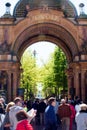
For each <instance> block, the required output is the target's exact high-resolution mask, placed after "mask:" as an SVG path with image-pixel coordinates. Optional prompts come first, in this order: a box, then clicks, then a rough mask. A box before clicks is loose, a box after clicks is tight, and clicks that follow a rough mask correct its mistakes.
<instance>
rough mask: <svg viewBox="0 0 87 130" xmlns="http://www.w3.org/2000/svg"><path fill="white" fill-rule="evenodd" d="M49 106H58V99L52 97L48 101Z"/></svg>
mask: <svg viewBox="0 0 87 130" xmlns="http://www.w3.org/2000/svg"><path fill="white" fill-rule="evenodd" d="M48 105H52V106H55V105H56V99H55V98H54V97H50V98H49V99H48Z"/></svg>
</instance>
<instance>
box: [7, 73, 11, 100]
mask: <svg viewBox="0 0 87 130" xmlns="http://www.w3.org/2000/svg"><path fill="white" fill-rule="evenodd" d="M7 73H8V84H7V98H8V99H7V100H8V102H10V101H11V72H10V71H8V72H7Z"/></svg>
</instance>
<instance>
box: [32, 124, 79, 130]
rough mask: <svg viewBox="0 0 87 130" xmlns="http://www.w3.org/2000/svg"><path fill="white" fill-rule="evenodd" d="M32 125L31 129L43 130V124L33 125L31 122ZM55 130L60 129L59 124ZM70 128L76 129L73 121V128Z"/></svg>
mask: <svg viewBox="0 0 87 130" xmlns="http://www.w3.org/2000/svg"><path fill="white" fill-rule="evenodd" d="M32 126H33V129H34V130H44V126H43V125H35V124H32ZM57 130H61V126H60V125H59V126H58V129H57ZM72 130H77V129H76V124H75V123H73V128H72Z"/></svg>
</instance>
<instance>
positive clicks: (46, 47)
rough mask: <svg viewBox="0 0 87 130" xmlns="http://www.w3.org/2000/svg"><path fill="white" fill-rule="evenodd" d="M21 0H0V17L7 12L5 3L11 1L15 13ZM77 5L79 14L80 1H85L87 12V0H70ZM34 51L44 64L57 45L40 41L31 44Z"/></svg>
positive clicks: (86, 10) (39, 62)
mask: <svg viewBox="0 0 87 130" xmlns="http://www.w3.org/2000/svg"><path fill="white" fill-rule="evenodd" d="M18 1H19V0H0V17H1V16H3V15H4V14H5V11H6V7H5V4H6V3H7V2H9V3H11V8H10V9H11V14H13V9H14V7H15V5H16V3H17V2H18ZM70 1H71V2H72V3H73V4H74V5H75V7H76V9H77V12H78V14H79V4H80V3H84V4H85V7H84V11H85V13H86V14H87V0H70ZM30 48H31V50H32V52H33V51H34V50H36V53H37V54H36V58H37V60H38V64H40V65H41V64H44V63H45V62H46V61H47V60H48V58H49V55H50V53H52V52H53V51H54V48H55V45H54V44H52V43H49V42H40V43H37V44H33V45H32V46H30Z"/></svg>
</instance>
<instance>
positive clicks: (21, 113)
mask: <svg viewBox="0 0 87 130" xmlns="http://www.w3.org/2000/svg"><path fill="white" fill-rule="evenodd" d="M16 118H17V120H18V121H21V120H24V119H28V115H27V113H26V112H25V111H24V110H20V111H19V112H17V114H16Z"/></svg>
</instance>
